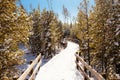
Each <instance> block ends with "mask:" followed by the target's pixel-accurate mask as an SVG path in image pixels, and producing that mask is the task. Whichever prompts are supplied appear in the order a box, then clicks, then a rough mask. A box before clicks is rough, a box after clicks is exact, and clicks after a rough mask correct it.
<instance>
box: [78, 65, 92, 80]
mask: <svg viewBox="0 0 120 80" xmlns="http://www.w3.org/2000/svg"><path fill="white" fill-rule="evenodd" d="M77 65H78V67H79V70H80V71H81V73H82V75H83V76H85V78H86V79H87V80H90V77H89V76H88V75H87V74H86V73H85V72H84V70H83V69H82V68H81V66H80V65H79V64H78V63H77Z"/></svg>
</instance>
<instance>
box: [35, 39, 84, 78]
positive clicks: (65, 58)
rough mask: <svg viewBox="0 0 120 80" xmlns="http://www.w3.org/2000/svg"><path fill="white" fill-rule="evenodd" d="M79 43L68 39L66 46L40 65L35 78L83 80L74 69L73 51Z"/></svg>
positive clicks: (77, 47)
mask: <svg viewBox="0 0 120 80" xmlns="http://www.w3.org/2000/svg"><path fill="white" fill-rule="evenodd" d="M78 49H79V45H77V44H75V43H73V42H70V41H68V42H67V47H66V48H65V49H64V50H62V51H61V52H60V53H59V54H57V55H56V56H55V57H53V58H52V59H51V60H50V61H49V62H48V63H46V64H45V65H44V66H42V67H41V68H40V70H39V72H38V74H37V76H36V79H35V80H84V79H83V76H82V75H81V73H80V72H79V71H78V70H77V69H76V63H75V60H76V57H75V53H76V51H77V50H78Z"/></svg>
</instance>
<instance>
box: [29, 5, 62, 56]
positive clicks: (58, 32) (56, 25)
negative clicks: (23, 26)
mask: <svg viewBox="0 0 120 80" xmlns="http://www.w3.org/2000/svg"><path fill="white" fill-rule="evenodd" d="M30 15H31V16H32V20H33V29H32V32H33V35H31V36H30V41H29V43H30V49H31V51H32V53H35V54H36V53H37V54H38V53H41V54H42V55H43V56H44V58H51V57H52V56H54V55H55V53H56V50H58V49H59V47H60V43H61V41H62V38H63V37H62V36H63V31H62V23H61V21H59V20H58V17H57V15H56V14H55V13H54V12H53V11H47V10H46V9H43V11H42V12H40V8H39V7H38V9H34V10H32V12H30Z"/></svg>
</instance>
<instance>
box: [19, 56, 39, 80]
mask: <svg viewBox="0 0 120 80" xmlns="http://www.w3.org/2000/svg"><path fill="white" fill-rule="evenodd" d="M40 58H41V54H39V55H38V56H37V58H36V59H35V60H34V61H33V62H32V64H31V65H30V66H29V67H28V68H27V69H26V70H25V72H24V73H23V74H22V75H21V76H20V77H19V78H18V79H17V80H25V78H26V77H27V75H28V74H29V73H30V71H31V70H32V69H33V68H34V66H35V65H36V64H37V63H38V64H37V66H36V68H35V70H34V73H33V75H34V74H35V73H36V71H37V70H38V68H39V66H40V64H41V60H40ZM39 60H40V61H39Z"/></svg>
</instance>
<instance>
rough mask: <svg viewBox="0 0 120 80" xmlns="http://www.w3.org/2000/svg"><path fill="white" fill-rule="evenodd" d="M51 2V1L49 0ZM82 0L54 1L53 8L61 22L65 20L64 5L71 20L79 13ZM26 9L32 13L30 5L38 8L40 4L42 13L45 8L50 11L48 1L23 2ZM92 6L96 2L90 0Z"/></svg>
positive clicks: (30, 0) (23, 0)
mask: <svg viewBox="0 0 120 80" xmlns="http://www.w3.org/2000/svg"><path fill="white" fill-rule="evenodd" d="M48 1H49V0H48ZM81 1H82V0H52V8H53V11H54V12H55V13H57V14H58V17H59V19H60V20H62V21H63V20H64V16H63V14H62V10H63V9H62V7H63V5H64V6H65V7H66V8H67V9H68V11H69V13H70V15H71V20H72V19H73V16H74V17H76V16H77V13H78V8H77V7H78V6H79V4H80V2H81ZM21 2H22V4H23V6H24V8H25V9H26V11H27V12H29V11H30V5H32V8H33V9H34V8H37V7H38V4H39V5H40V10H41V11H42V10H43V9H44V8H46V9H47V10H49V7H48V2H47V0H21ZM90 5H94V0H90Z"/></svg>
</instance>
